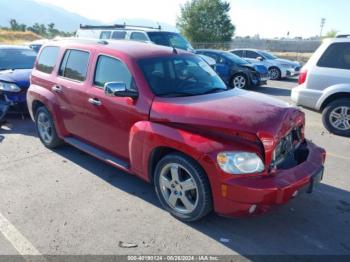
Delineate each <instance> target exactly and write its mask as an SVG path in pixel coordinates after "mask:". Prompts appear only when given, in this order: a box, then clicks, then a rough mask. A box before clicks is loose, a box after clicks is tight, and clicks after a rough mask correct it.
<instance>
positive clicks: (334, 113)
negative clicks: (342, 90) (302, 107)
mask: <svg viewBox="0 0 350 262" xmlns="http://www.w3.org/2000/svg"><path fill="white" fill-rule="evenodd" d="M322 122H323V125H324V126H325V128H326V129H327V130H328V131H329V132H330V133H333V134H335V135H339V136H347V137H350V99H349V98H341V99H336V100H334V101H332V102H331V103H329V104H328V105H327V106H326V107H325V109H324V110H323V112H322Z"/></svg>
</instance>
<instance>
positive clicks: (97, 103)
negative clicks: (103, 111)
mask: <svg viewBox="0 0 350 262" xmlns="http://www.w3.org/2000/svg"><path fill="white" fill-rule="evenodd" d="M88 101H89V103H90V104H92V105H94V106H100V105H102V102H101V101H100V100H99V99H97V98H89V99H88Z"/></svg>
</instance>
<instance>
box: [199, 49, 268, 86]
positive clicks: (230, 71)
mask: <svg viewBox="0 0 350 262" xmlns="http://www.w3.org/2000/svg"><path fill="white" fill-rule="evenodd" d="M196 54H201V55H205V56H209V57H211V58H213V59H214V60H215V61H216V64H215V71H216V72H217V73H218V74H219V76H220V77H221V78H222V80H224V82H225V83H226V84H227V85H229V86H230V87H232V88H241V89H244V88H248V87H251V86H259V85H262V84H265V83H266V81H267V79H268V72H267V69H266V68H264V67H263V68H261V67H259V66H254V65H252V64H250V63H248V62H247V61H245V60H243V59H241V58H239V57H238V56H236V55H234V54H232V53H230V52H225V51H219V50H211V49H198V50H196Z"/></svg>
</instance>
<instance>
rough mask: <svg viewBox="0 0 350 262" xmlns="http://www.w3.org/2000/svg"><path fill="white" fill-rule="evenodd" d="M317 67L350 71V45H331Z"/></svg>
mask: <svg viewBox="0 0 350 262" xmlns="http://www.w3.org/2000/svg"><path fill="white" fill-rule="evenodd" d="M317 66H320V67H329V68H339V69H350V43H334V44H331V45H330V46H329V47H328V48H327V50H326V51H325V52H324V53H323V55H322V56H321V58H320V60H319V61H318V63H317Z"/></svg>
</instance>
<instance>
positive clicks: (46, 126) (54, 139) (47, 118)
mask: <svg viewBox="0 0 350 262" xmlns="http://www.w3.org/2000/svg"><path fill="white" fill-rule="evenodd" d="M35 125H36V130H37V133H38V136H39V138H40V140H41V142H42V143H43V144H44V145H45V146H46V147H47V148H55V147H58V146H59V145H61V144H62V140H61V139H60V138H59V137H58V135H57V132H56V128H55V125H54V122H53V119H52V116H51V114H50V112H49V110H47V108H46V107H43V106H42V107H39V108H38V109H37V111H36V113H35Z"/></svg>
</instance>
